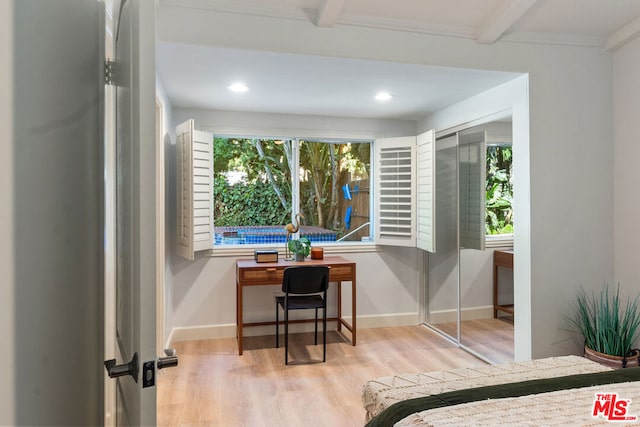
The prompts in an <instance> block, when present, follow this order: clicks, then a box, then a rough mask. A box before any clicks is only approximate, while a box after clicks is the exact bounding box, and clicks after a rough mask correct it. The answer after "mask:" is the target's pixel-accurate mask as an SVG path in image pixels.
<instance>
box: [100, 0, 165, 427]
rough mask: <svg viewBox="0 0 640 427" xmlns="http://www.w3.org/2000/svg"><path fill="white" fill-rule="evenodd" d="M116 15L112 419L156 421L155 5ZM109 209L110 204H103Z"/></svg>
mask: <svg viewBox="0 0 640 427" xmlns="http://www.w3.org/2000/svg"><path fill="white" fill-rule="evenodd" d="M120 9H121V10H120V11H119V13H117V14H115V17H116V18H117V22H116V35H115V42H114V45H115V48H114V63H115V65H114V66H113V82H112V84H113V85H114V86H115V98H116V100H115V104H116V105H115V110H116V111H115V122H116V123H115V125H116V131H115V135H116V137H115V138H116V142H115V145H116V150H115V151H116V166H115V169H116V171H115V175H116V176H115V204H116V206H115V212H116V214H115V240H116V242H115V247H116V253H115V264H116V265H115V270H116V271H115V273H116V297H115V300H116V303H115V304H116V307H115V335H116V336H115V337H114V339H115V342H116V350H115V355H116V359H115V360H113V361H108V362H105V364H106V365H107V370H108V371H109V375H110V376H112V377H113V378H114V381H117V386H116V408H115V410H116V424H117V425H122V426H125V425H155V424H156V388H155V370H156V288H155V286H156V227H155V221H156V211H155V210H156V204H155V198H156V172H155V161H156V155H155V154H156V153H155V150H156V147H155V29H154V25H155V24H154V20H155V6H154V2H150V1H144V0H123V1H122V4H121V5H120ZM108 208H109V207H108Z"/></svg>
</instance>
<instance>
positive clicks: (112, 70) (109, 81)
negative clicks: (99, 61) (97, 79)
mask: <svg viewBox="0 0 640 427" xmlns="http://www.w3.org/2000/svg"><path fill="white" fill-rule="evenodd" d="M104 84H106V85H108V86H113V85H115V84H116V62H115V61H112V60H110V59H107V60H106V61H105V63H104Z"/></svg>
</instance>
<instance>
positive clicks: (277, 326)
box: [276, 300, 280, 348]
mask: <svg viewBox="0 0 640 427" xmlns="http://www.w3.org/2000/svg"><path fill="white" fill-rule="evenodd" d="M278 305H279V304H278V300H276V348H279V347H280V336H279V335H280V324H279V319H278V317H279V311H280V310H279V309H278Z"/></svg>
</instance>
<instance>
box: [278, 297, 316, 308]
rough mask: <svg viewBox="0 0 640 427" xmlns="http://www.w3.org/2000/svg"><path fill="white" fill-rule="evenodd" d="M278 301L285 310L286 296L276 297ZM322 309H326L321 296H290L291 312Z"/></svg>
mask: <svg viewBox="0 0 640 427" xmlns="http://www.w3.org/2000/svg"><path fill="white" fill-rule="evenodd" d="M276 301H278V304H280V305H281V306H282V308H284V296H278V297H276ZM322 307H324V303H323V300H322V296H321V295H295V296H294V295H289V310H303V309H306V308H322Z"/></svg>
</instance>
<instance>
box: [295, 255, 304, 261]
mask: <svg viewBox="0 0 640 427" xmlns="http://www.w3.org/2000/svg"><path fill="white" fill-rule="evenodd" d="M296 261H304V254H296Z"/></svg>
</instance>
